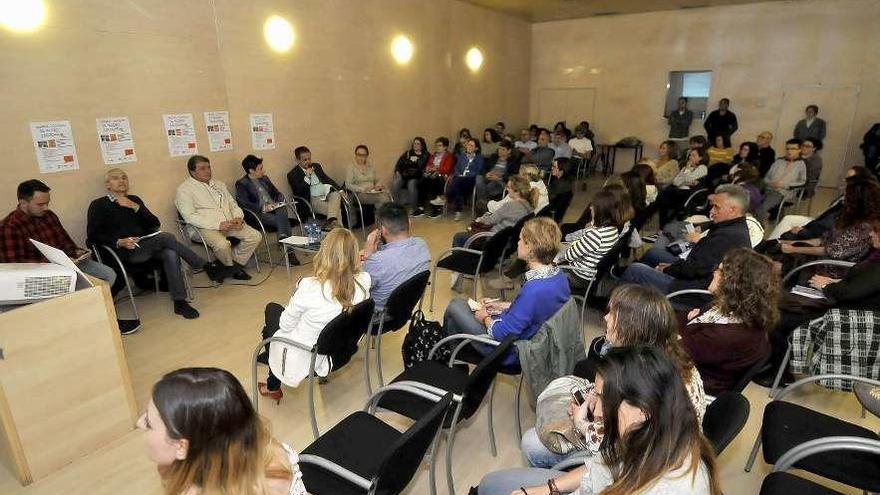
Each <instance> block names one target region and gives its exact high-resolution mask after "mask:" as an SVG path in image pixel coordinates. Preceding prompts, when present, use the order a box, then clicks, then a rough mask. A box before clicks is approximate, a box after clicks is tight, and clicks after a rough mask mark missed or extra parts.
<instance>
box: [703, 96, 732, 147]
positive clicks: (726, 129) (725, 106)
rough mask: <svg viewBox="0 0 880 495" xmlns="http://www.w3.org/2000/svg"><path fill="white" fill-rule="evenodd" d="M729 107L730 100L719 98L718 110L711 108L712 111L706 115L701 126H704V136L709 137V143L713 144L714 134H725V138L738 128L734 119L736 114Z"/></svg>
mask: <svg viewBox="0 0 880 495" xmlns="http://www.w3.org/2000/svg"><path fill="white" fill-rule="evenodd" d="M729 109H730V100H728V99H727V98H721V100H719V101H718V110H713V111H712V113H710V114H709V116H708V117H706V121H705V122H704V123H703V127H705V128H706V134H707V136H706V137H707V138H708V139H709V144H710V145H713V144H715V136H727V138H728V139H730V136H732V135H733V133H734V132H736V130H737V129H739V124H738V123H737V121H736V114H735V113H733V112H731V111H730V110H729Z"/></svg>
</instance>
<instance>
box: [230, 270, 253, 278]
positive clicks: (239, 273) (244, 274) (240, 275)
mask: <svg viewBox="0 0 880 495" xmlns="http://www.w3.org/2000/svg"><path fill="white" fill-rule="evenodd" d="M234 269H235V273H233V274H232V278H234V279H235V280H250V279H251V276H250V275H248V272H246V271H244V268H234Z"/></svg>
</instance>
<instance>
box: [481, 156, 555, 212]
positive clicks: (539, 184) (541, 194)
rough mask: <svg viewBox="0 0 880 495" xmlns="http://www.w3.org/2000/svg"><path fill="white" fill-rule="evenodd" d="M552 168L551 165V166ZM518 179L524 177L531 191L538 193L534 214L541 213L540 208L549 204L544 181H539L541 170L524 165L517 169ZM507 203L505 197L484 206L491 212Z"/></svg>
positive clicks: (527, 164) (531, 165)
mask: <svg viewBox="0 0 880 495" xmlns="http://www.w3.org/2000/svg"><path fill="white" fill-rule="evenodd" d="M551 167H552V165H551ZM517 175H519V176H520V177H524V178H525V179H526V180H528V181H529V185H531V186H532V189H535V190H536V191H538V201H537V203H535V208H534V212H535V213H537V212H539V211H541V209H542V208H544V207H545V206H547V205H548V204H550V193H549V191H548V190H547V185H546V184H544V181H543V180H541V170H540V169H539V168H538V167H536V166H535V165H533V164H531V163H524V164H522V165H521V166H520V167H519V173H518V174H517ZM506 201H508V199H507V197H506V196H505V197H504V198H501V199H500V200H498V201H489V202H488V203H487V205H486V208H487V209H488V210H489V211H490V212H493V211H495V210H497V209H498V208H501V206H502V205H504V203H505V202H506Z"/></svg>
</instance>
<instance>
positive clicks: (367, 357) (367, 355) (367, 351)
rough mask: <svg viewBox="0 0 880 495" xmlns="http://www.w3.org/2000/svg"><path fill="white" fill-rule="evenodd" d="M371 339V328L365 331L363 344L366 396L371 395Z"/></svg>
mask: <svg viewBox="0 0 880 495" xmlns="http://www.w3.org/2000/svg"><path fill="white" fill-rule="evenodd" d="M372 340H373V332H372V329H369V330H368V331H367V342H366V345H365V346H364V380H366V382H367V397H372V396H373V383H372V377H371V376H370V344H371V343H372Z"/></svg>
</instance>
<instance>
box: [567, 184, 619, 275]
mask: <svg viewBox="0 0 880 495" xmlns="http://www.w3.org/2000/svg"><path fill="white" fill-rule="evenodd" d="M590 210H591V217H592V219H593V222H592V224H591V225H588V226H587V228H586V229H585V230H584V233H583V235H581V236H580V237H579V238H578V240H576V241H574V243H572V245H571V246H569V247H568V250H566V251H565V254H564V255H563V256H562V263H565V264H571V265H572V266H574V267H575V268H577V270H573V271H567V272H566V273H567V275H568V282H569V283H570V284H571V286H572V288H581V289H583V288H586V287H587V285H588V284H589V283H590V280H592V279H593V278H594V277H595V276H596V265H598V264H599V260H601V259H602V256H604V255H605V253H607V252H608V251H610V250H611V248H612V247H613V246H614V243H615V242H617V239H618V238H619V237H620V229H621V227H622V223H623V222H622V219H621V217H620V212H621V208H620V205H619V204H618V200H617V198H616V197H615V195H614V194H612V193H611V192H609V191H605V190H603V191H599V193H597V194H596V197H594V198H593V202H592V204H591V205H590Z"/></svg>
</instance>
